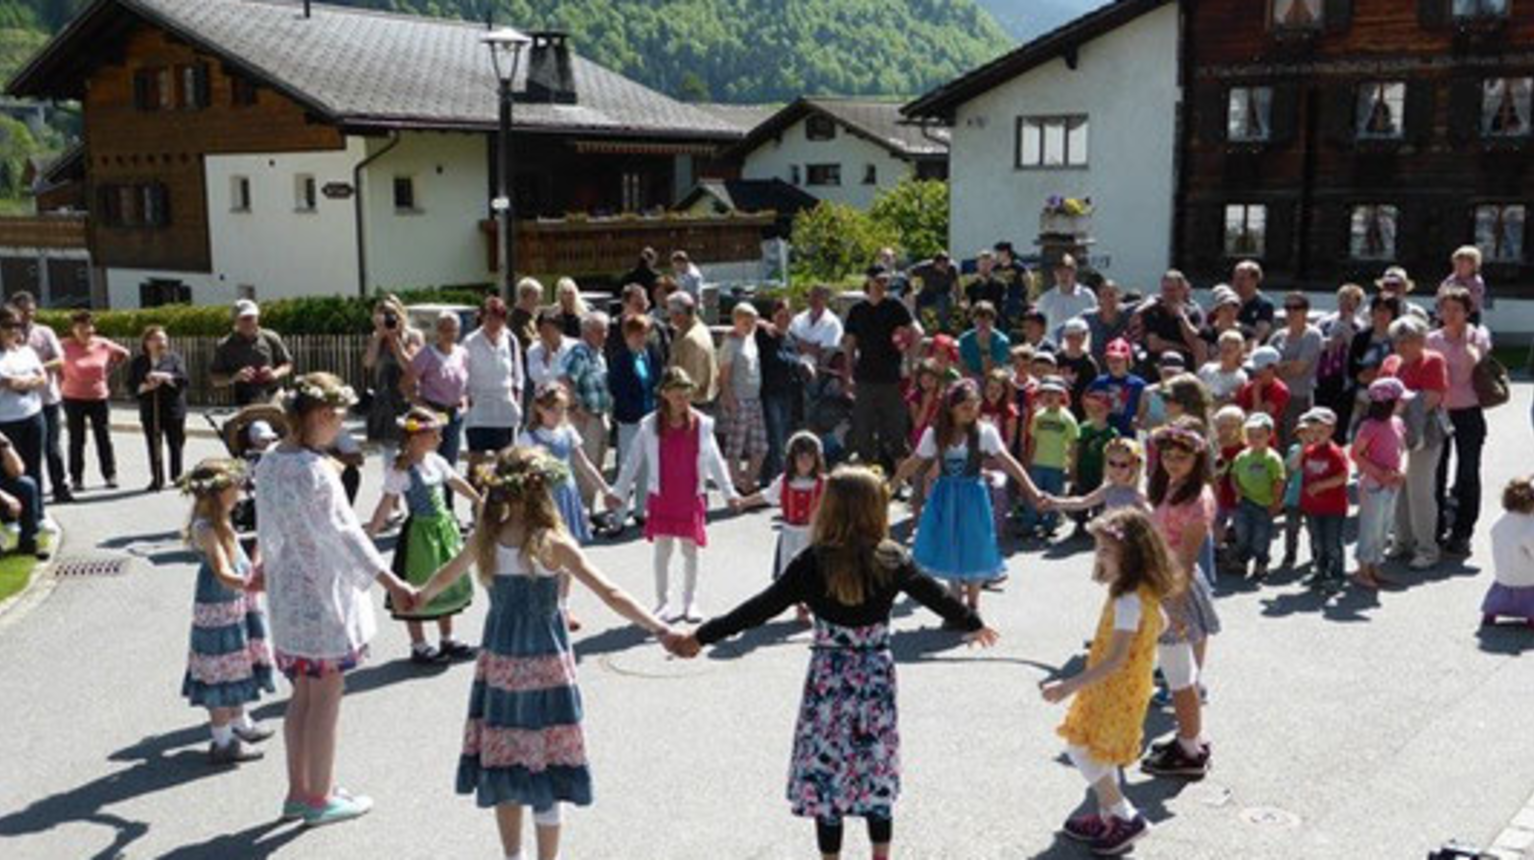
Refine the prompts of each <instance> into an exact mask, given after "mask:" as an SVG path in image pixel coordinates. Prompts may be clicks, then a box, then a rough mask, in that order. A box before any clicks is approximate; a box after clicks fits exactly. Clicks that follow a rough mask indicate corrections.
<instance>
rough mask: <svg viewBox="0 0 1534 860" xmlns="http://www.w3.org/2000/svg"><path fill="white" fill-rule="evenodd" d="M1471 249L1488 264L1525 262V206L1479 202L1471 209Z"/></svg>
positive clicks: (1526, 220) (1526, 256)
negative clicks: (1472, 241) (1473, 233)
mask: <svg viewBox="0 0 1534 860" xmlns="http://www.w3.org/2000/svg"><path fill="white" fill-rule="evenodd" d="M1473 214H1474V218H1475V246H1476V247H1477V248H1480V249H1481V257H1482V259H1484V260H1485V261H1486V262H1488V263H1517V264H1521V263H1523V262H1524V261H1525V260H1526V259H1528V253H1529V251H1528V248H1527V247H1525V237H1526V236H1527V235H1528V233H1527V230H1528V226H1527V225H1528V217H1529V207H1528V206H1526V205H1525V204H1523V203H1480V204H1477V205H1476V207H1475V210H1474V213H1473Z"/></svg>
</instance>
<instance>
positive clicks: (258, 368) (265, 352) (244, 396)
mask: <svg viewBox="0 0 1534 860" xmlns="http://www.w3.org/2000/svg"><path fill="white" fill-rule="evenodd" d="M292 372H293V357H292V356H291V355H290V354H289V353H288V347H287V345H286V344H284V343H283V342H282V338H281V337H280V336H279V335H278V334H277V333H276V332H274V331H272V330H271V329H266V328H262V327H261V309H260V308H259V307H258V306H257V305H256V303H255V302H253V301H251V300H250V299H240V300H239V301H237V302H235V303H234V331H233V332H231V333H230V334H229V335H228V336H227V337H225V338H224V339H223V340H221V341H219V342H218V346H216V347H214V349H213V362H212V364H210V365H209V366H208V373H209V375H210V376H211V377H212V380H213V385H214V386H215V387H217V388H224V387H228V386H233V387H234V402H235V405H236V406H248V405H250V404H252V403H256V402H259V401H266V400H270V399H271V398H272V396H273V395H274V394H276V392H277V389H278V388H279V387H280V385H281V383H282V380H283V379H285V378H286V377H287V375H288V374H289V373H292Z"/></svg>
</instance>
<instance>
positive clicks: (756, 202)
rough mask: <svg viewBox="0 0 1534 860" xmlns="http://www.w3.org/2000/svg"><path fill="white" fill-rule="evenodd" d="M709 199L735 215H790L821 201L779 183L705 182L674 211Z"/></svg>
mask: <svg viewBox="0 0 1534 860" xmlns="http://www.w3.org/2000/svg"><path fill="white" fill-rule="evenodd" d="M704 196H709V197H713V198H714V199H715V200H718V201H719V202H720V203H723V204H724V205H725V206H727V207H729V208H730V209H731V210H734V211H736V212H767V211H772V212H776V213H778V214H779V215H793V214H795V213H797V212H799V211H801V210H804V209H814V208H815V207H816V205H818V204H819V203H820V200H819V199H817V198H816V197H814V196H812V195H811V194H809V193H808V192H806V191H804V190H803V189H800V188H795V187H794V186H792V185H789V184H788V183H787V182H784V181H783V180H781V179H704V180H700V181H699V182H698V184H697V185H696V186H694V187H693V189H692V190H691V191H689V192H688V193H687V196H685V197H683V198H682V199H681V201H680V202H678V203H677V204H676V206H675V207H673V208H676V209H687V208H690V207H691V206H692V205H693V204H694V203H696V202H697V201H698V199H699V198H701V197H704Z"/></svg>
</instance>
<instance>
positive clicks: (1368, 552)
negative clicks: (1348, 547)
mask: <svg viewBox="0 0 1534 860" xmlns="http://www.w3.org/2000/svg"><path fill="white" fill-rule="evenodd" d="M1400 492H1401V491H1400V489H1399V488H1397V487H1380V488H1378V489H1372V490H1371V489H1369V488H1367V487H1363V486H1360V487H1359V488H1358V563H1359V564H1384V563H1385V543H1386V541H1388V540H1389V539H1390V526H1391V525H1392V524H1393V523H1394V522H1395V521H1396V496H1398V495H1400Z"/></svg>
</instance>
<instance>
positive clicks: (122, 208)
mask: <svg viewBox="0 0 1534 860" xmlns="http://www.w3.org/2000/svg"><path fill="white" fill-rule="evenodd" d="M113 190H114V191H115V192H116V193H117V224H118V226H120V227H137V226H139V225H140V224H142V223H144V217H143V213H142V211H141V210H140V206H141V205H142V203H143V197H142V195H140V194H139V192H138V189H137V188H135V187H134V186H132V185H118V186H116V187H115V188H114V189H113Z"/></svg>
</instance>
